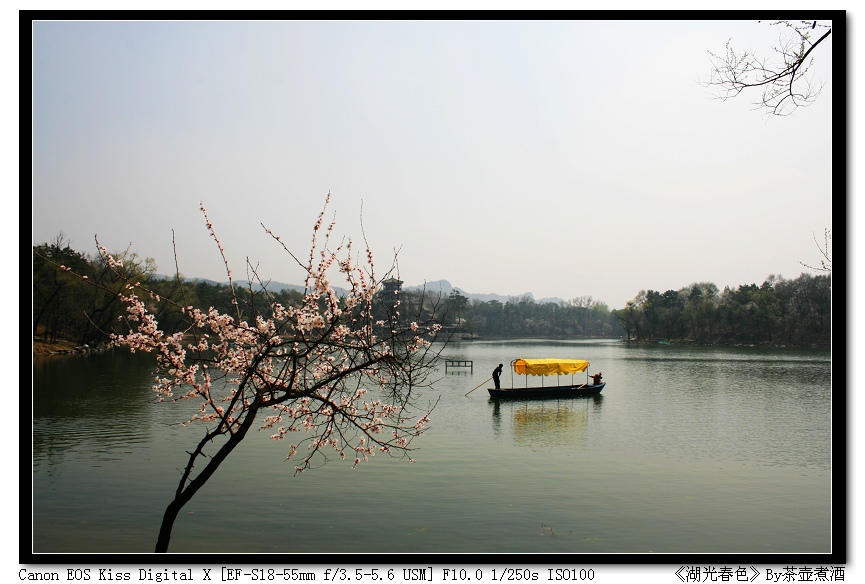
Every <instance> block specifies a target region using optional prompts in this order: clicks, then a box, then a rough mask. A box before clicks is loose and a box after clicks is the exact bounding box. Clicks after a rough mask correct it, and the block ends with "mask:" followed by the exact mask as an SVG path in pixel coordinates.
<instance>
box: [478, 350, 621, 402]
mask: <svg viewBox="0 0 865 584" xmlns="http://www.w3.org/2000/svg"><path fill="white" fill-rule="evenodd" d="M511 368H512V370H513V373H516V374H517V375H526V376H528V375H536V376H540V377H541V385H540V386H534V387H529V386H528V377H526V387H514V386H513V376H512V378H511V387H510V388H501V389H493V388H487V391H488V392H489V394H490V397H491V398H494V399H533V398H550V397H553V398H566V397H578V396H584V395H594V394H597V393H600V392H601V390H602V389H604V387H606V385H607V384H606V383H605V382H603V381H601V378H602V375H601V374H600V373H596V374H595V375H593V376H590V375H589V373H588V370H589V362H588V361H583V360H578V359H515V360H513V361H511ZM583 371H585V372H586V382H585V383H574V381H573V375H574V374H575V373H581V372H583ZM567 374H570V375H571V380H570V381H571V382H570V383H568V384H566V385H562V384H561V383H558V384H557V385H548V386H545V385H544V384H543V378H544V376H549V375H555V376H556V381H557V382H559V379H560V378H559V376H561V375H567Z"/></svg>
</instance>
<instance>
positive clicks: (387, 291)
mask: <svg viewBox="0 0 865 584" xmlns="http://www.w3.org/2000/svg"><path fill="white" fill-rule="evenodd" d="M401 290H402V280H397V279H396V278H388V279H387V280H383V281H382V283H381V302H382V304H383V305H384V307H385V308H386V309H388V310H390V309H391V308H393V307H394V306H396V303H397V302H399V293H400V291H401Z"/></svg>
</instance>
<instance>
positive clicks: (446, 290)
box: [154, 274, 565, 304]
mask: <svg viewBox="0 0 865 584" xmlns="http://www.w3.org/2000/svg"><path fill="white" fill-rule="evenodd" d="M154 278H157V279H164V278H167V276H164V275H162V274H156V275H155V276H154ZM189 281H190V282H193V283H195V282H205V283H207V284H211V285H213V286H215V285H216V284H222V285H223V286H227V285H228V282H216V281H214V280H208V279H206V278H190V279H189ZM235 285H237V286H243V287H246V286H248V285H249V282H248V281H247V280H238V281H236V282H235ZM260 287H261V286H260V285H259V284H255V285H254V286H253V288H255V289H259V288H260ZM267 289H268V290H270V291H271V292H280V291H282V290H286V289H287V290H297V291H298V292H301V293H302V292H303V290H304V288H303V286H299V285H297V284H285V283H284V282H275V281H270V282H268V283H267ZM422 289H426V291H427V293H430V294H440V295H441V296H442V297H444V298H447V297H448V296H450V295H451V292H454V291H456V292H459V293H460V294H462V295H463V296H465V297H466V298H469V299H470V300H477V301H479V302H489V301H490V300H498V301H499V302H501V303H505V302H507V301H508V300H511V299H512V298H531V299H532V300H535V297H534V296H533V295H532V293H531V292H525V293H524V294H516V295H511V296H504V295H502V294H492V293H490V294H476V293H472V292H466V291H465V290H463V289H462V288H458V287H454V286H452V285H451V283H450V282H448V281H447V280H436V281H434V282H426V283H425V284H421V285H418V286H403V290H422ZM334 290H335V291H336V293H337V294H344V293H346V292H347V290H345V288H340V287H339V286H334ZM535 302H537V303H538V304H543V303H545V302H550V303H553V304H564V302H565V301H564V300H562V299H561V298H541V299H540V300H535Z"/></svg>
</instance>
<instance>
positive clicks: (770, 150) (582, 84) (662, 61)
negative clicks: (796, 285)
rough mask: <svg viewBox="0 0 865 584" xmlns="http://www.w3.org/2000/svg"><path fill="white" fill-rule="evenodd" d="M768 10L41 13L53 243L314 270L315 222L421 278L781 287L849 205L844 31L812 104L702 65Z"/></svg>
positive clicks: (574, 292)
mask: <svg viewBox="0 0 865 584" xmlns="http://www.w3.org/2000/svg"><path fill="white" fill-rule="evenodd" d="M777 36H778V29H777V28H776V27H773V26H770V25H768V24H766V23H759V22H756V21H675V20H671V21H667V20H658V21H632V22H616V21H612V22H605V21H595V22H588V21H565V22H552V21H551V22H543V21H533V22H474V21H465V22H459V21H440V22H409V21H404V22H379V21H368V22H353V21H344V22H235V23H230V22H229V23H223V22H176V23H172V22H101V23H88V22H37V23H34V26H33V243H34V244H38V243H43V242H46V241H51V240H52V239H54V238H55V237H56V236H57V235H58V233H59V232H61V231H62V232H63V233H64V234H65V235H66V237H67V238H68V239H70V240H71V241H72V246H73V247H74V248H75V249H77V250H79V251H86V252H89V253H92V252H94V251H95V243H94V235H98V237H99V240H100V242H101V243H102V244H104V245H106V246H107V247H108V248H109V249H110V250H122V249H125V248H127V246H130V245H131V249H132V250H133V251H136V252H138V253H139V254H140V255H142V256H150V257H153V258H154V259H155V260H156V263H157V265H158V271H159V272H160V273H164V274H171V273H173V272H174V257H173V252H172V230H174V233H175V237H176V246H177V251H178V261H179V264H180V271H181V273H183V274H184V275H185V276H187V277H202V278H210V279H214V280H220V281H224V280H225V279H226V277H225V270H224V267H223V266H222V263H221V258H220V255H219V251H218V249H217V248H216V246H215V245H214V243H213V242H212V240H211V239H210V238H209V235H208V233H207V231H206V230H205V227H204V220H203V218H202V215H201V212H200V211H199V209H198V203H199V201H201V202H203V203H204V205H205V206H206V207H207V210H208V213H209V215H210V218H211V220H212V221H213V224H214V227H215V229H216V231H217V234H218V235H219V236H220V238H221V240H222V243H223V245H224V246H225V248H226V250H227V252H228V256H229V260H230V262H231V267H232V270H233V273H234V275H235V277H239V278H243V277H245V271H244V264H245V261H246V258H247V257H248V258H250V260H252V261H254V262H255V263H257V264H258V265H259V267H260V270H261V272H262V273H263V274H265V275H266V276H268V277H270V278H272V279H274V280H277V281H282V282H289V283H301V281H302V277H301V275H300V273H299V271H298V270H297V268H296V267H293V261H292V260H291V258H290V257H289V256H287V255H286V254H285V252H284V251H282V250H281V248H280V247H279V246H278V245H276V243H275V242H274V241H272V240H271V239H270V238H269V237H268V236H267V235H266V234H265V233H264V230H263V229H262V227H261V225H260V224H261V223H264V224H265V225H266V226H267V227H269V228H271V229H272V230H273V231H274V232H276V233H278V234H280V236H281V237H282V240H283V241H284V242H286V243H287V245H288V246H289V247H290V248H291V249H292V250H293V251H294V252H295V254H296V255H299V256H301V257H302V256H303V255H306V254H308V251H309V242H310V236H311V232H312V225H313V223H314V222H315V220H316V218H317V215H318V213H319V211H320V210H321V208H322V205H323V204H324V201H325V197H326V195H327V193H328V192H330V193H331V194H332V199H333V200H332V203H331V205H330V206H329V212H328V218H330V217H332V215H333V213H336V221H337V227H336V231H337V233H338V234H339V235H340V237H341V236H343V235H345V236H347V237H352V238H353V239H354V240H355V242H356V246H358V248H359V250H362V247H360V246H359V244H360V243H361V242H362V238H363V233H361V227H360V216H361V208H362V214H363V228H364V232H365V234H366V237H367V239H368V241H369V243H370V245H371V247H372V249H373V252H374V253H375V254H376V257H377V266H378V267H381V268H384V267H386V266H388V265H390V261H391V259H392V256H393V253H394V250H395V249H397V248H399V250H400V251H399V271H400V273H399V275H400V278H401V279H402V280H403V281H404V282H405V284H406V285H418V284H422V283H423V282H424V281H434V280H438V279H447V280H449V281H450V282H451V283H452V284H453V285H454V286H458V287H460V288H463V289H464V290H466V291H468V292H472V293H498V294H504V295H520V294H522V293H525V292H532V293H533V295H534V297H535V298H536V299H541V298H544V297H560V298H563V299H566V300H567V299H572V298H575V297H578V296H592V297H593V298H595V299H597V300H601V301H604V302H606V303H607V304H608V305H609V306H610V308H621V307H622V306H624V304H625V302H627V301H628V300H630V299H632V298H634V297H635V296H636V295H637V294H638V293H639V292H640V290H645V289H654V290H659V291H665V290H668V289H676V290H677V289H679V288H682V287H685V286H687V285H689V284H691V283H694V282H713V283H715V284H716V285H718V287H719V288H722V289H723V287H724V286H726V285H729V286H734V287H735V286H739V285H740V284H749V283H752V282H753V283H757V284H760V283H761V282H762V281H763V280H765V279H766V278H767V277H768V276H769V275H770V274H775V275H781V276H783V277H785V278H795V277H797V276H798V275H799V274H800V273H801V272H803V271H807V270H806V269H805V268H804V267H803V266H802V265H801V264H800V263H799V262H800V261H801V262H806V263H812V264H813V263H817V262H819V259H820V257H819V253H818V249H817V247H816V245H815V243H814V236H815V235H816V236H817V238H818V241H820V242H822V234H823V230H824V228H826V227H831V222H832V206H831V192H832V186H833V185H832V173H831V164H832V163H831V160H832V122H831V120H832V101H833V99H832V77H831V73H832V71H831V65H832V54H831V53H832V44H831V43H832V40H831V37H830V39H829V41H828V42H827V43H826V44H825V45H821V47H820V48H819V50H818V51H817V53H816V61H815V66H814V68H813V73H814V79H815V82H817V83H824V84H825V86H824V89H823V91H822V94H821V96H820V97H819V98H818V100H817V102H816V103H815V104H814V105H813V106H811V107H809V108H804V109H800V110H798V111H797V112H796V114H795V115H793V116H790V117H786V118H777V117H769V118H767V117H766V116H765V115H764V114H762V113H760V112H757V111H752V110H753V105H752V101H753V100H754V99H756V98H757V97H758V96H757V95H754V94H751V95H743V96H742V97H740V98H738V99H736V100H732V101H727V102H723V103H722V102H721V101H719V100H717V99H715V94H714V93H712V92H711V91H710V90H708V89H706V88H705V87H703V86H701V85H700V83H699V81H701V80H705V79H707V78H708V75H709V71H710V61H709V58H708V55H707V51H708V50H711V51H715V52H722V51H723V50H724V45H725V43H726V41H727V40H728V39H731V40H732V45H733V46H734V47H738V48H742V49H745V48H747V49H752V50H754V51H757V52H758V53H760V54H765V55H766V56H770V50H771V49H770V47H771V46H772V45H774V44H777V43H776V41H777Z"/></svg>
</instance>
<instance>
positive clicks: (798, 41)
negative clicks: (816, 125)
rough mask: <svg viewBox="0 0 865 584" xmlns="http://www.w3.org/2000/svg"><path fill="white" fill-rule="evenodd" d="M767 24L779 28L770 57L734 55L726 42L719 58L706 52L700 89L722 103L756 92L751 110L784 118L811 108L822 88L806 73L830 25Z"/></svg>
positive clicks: (799, 23)
mask: <svg viewBox="0 0 865 584" xmlns="http://www.w3.org/2000/svg"><path fill="white" fill-rule="evenodd" d="M771 24H772V25H773V26H778V27H781V30H780V32H779V37H778V45H777V46H775V47H772V51H773V53H774V56H773V57H771V58H769V57H758V56H757V54H756V53H753V52H750V51H742V52H737V51H736V50H734V49H733V47H732V45H731V43H732V39H731V40H728V41H727V45H726V49H725V53H724V54H723V55H718V54H715V53H713V52H711V51H709V59H710V60H711V62H712V71H711V74H710V77H709V80H708V81H706V82H704V83H702V85H704V86H706V87H710V88H713V89H716V90H717V91H718V97H719V99H721V100H722V101H726V100H728V99H730V98H733V97H737V96H738V95H739V94H741V93H742V92H744V91H746V90H756V91H760V92H761V93H760V98H759V99H757V100H755V101H754V102H753V103H754V105H755V109H763V110H766V112H767V113H769V114H772V115H777V116H786V115H790V114H791V113H793V112H794V111H795V110H796V109H797V108H799V107H804V106H808V105H811V104H812V103H813V102H814V100H815V99H817V96H818V95H819V94H820V90H821V89H822V88H823V85H822V83H821V84H815V83H814V80H813V76H812V75H811V74H810V71H811V66H812V65H813V63H814V58H813V56H814V49H815V48H817V47H818V46H819V45H820V43H822V42H823V41H825V40H826V39H827V38H828V37H829V35H831V34H832V24H831V22H830V23H829V24H822V23H820V22H818V21H816V20H808V21H800V22H791V21H778V22H772V23H771ZM815 39H816V40H815Z"/></svg>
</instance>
